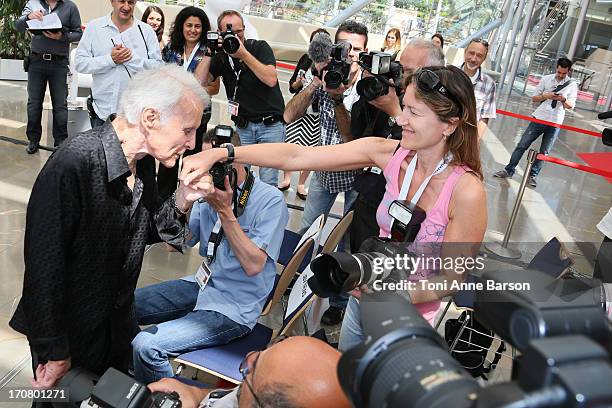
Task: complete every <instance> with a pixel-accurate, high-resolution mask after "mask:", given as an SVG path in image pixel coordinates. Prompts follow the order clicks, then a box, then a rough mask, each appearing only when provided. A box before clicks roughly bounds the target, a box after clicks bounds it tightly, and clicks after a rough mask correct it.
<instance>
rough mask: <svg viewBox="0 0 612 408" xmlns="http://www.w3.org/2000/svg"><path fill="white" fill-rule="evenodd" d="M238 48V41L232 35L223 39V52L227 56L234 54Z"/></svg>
mask: <svg viewBox="0 0 612 408" xmlns="http://www.w3.org/2000/svg"><path fill="white" fill-rule="evenodd" d="M238 48H240V40H238V37H236V36H235V35H234V34H227V35H225V36H224V37H223V50H224V51H225V52H226V53H228V54H234V53H235V52H236V51H238Z"/></svg>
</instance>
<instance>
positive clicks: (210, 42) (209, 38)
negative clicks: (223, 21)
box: [206, 24, 240, 55]
mask: <svg viewBox="0 0 612 408" xmlns="http://www.w3.org/2000/svg"><path fill="white" fill-rule="evenodd" d="M219 40H221V46H219ZM206 46H207V47H208V49H209V50H210V53H211V54H212V55H216V54H217V53H219V52H221V50H223V51H225V53H227V54H234V53H235V52H236V51H238V49H239V48H240V40H239V39H238V37H237V36H236V34H234V32H233V31H232V25H231V24H228V25H227V31H225V32H222V33H220V34H219V33H218V32H216V31H209V32H208V33H207V34H206Z"/></svg>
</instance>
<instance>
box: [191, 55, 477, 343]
mask: <svg viewBox="0 0 612 408" xmlns="http://www.w3.org/2000/svg"><path fill="white" fill-rule="evenodd" d="M408 83H409V85H408V86H407V88H406V93H405V95H404V109H403V111H402V114H401V115H400V117H399V120H398V124H399V125H400V126H401V127H402V139H401V141H400V142H399V148H397V147H398V142H397V141H395V140H390V139H382V138H363V139H359V140H355V141H352V142H349V143H345V144H343V145H342V146H320V147H303V146H297V145H282V144H270V145H268V146H266V147H265V148H264V149H262V148H261V147H259V146H245V147H241V148H237V149H236V152H235V160H236V161H238V162H241V163H252V164H257V165H264V166H268V167H276V168H279V169H283V170H349V169H358V168H364V167H368V166H377V167H379V168H381V169H384V171H383V174H384V175H385V179H386V181H387V184H386V191H385V196H384V198H383V200H382V202H381V204H380V206H379V207H378V212H377V221H378V225H379V226H380V227H381V228H380V234H381V236H388V235H389V226H390V224H391V217H390V215H388V208H389V205H390V204H391V202H393V201H394V200H398V199H399V200H403V199H408V200H410V201H412V202H415V203H416V204H418V205H419V206H420V207H421V208H422V209H423V210H425V211H426V213H427V216H426V218H425V221H424V222H423V223H422V225H421V229H420V233H419V234H418V236H417V237H416V239H415V241H416V242H423V243H450V242H458V243H459V242H461V243H475V245H473V246H471V250H470V251H468V252H469V253H464V254H460V255H459V256H466V257H467V256H474V255H475V254H476V253H477V251H478V246H479V243H480V242H482V239H483V237H484V233H485V230H486V225H487V207H486V195H485V190H484V187H483V184H482V169H481V164H480V155H479V149H478V132H477V128H476V101H475V99H474V92H473V89H472V84H471V82H470V79H469V78H468V77H467V75H466V74H465V73H463V72H462V71H461V70H460V69H458V68H456V67H452V66H449V67H429V68H425V69H419V70H418V71H417V72H416V73H414V75H412V76H411V77H410V78H409V79H408ZM417 155H418V161H417ZM226 159H227V151H226V150H225V149H213V150H210V151H207V152H202V153H200V154H197V155H194V156H191V157H189V158H187V159H186V160H185V162H184V165H183V171H182V174H181V178H182V179H183V180H184V181H185V182H186V183H187V184H194V183H197V182H198V180H199V179H200V177H201V176H202V175H203V174H204V173H205V172H206V171H207V170H208V169H209V168H210V167H211V166H212V165H213V164H214V163H215V162H217V161H223V160H226ZM426 275H427V279H428V280H430V281H432V282H435V281H442V282H444V281H448V280H449V279H452V280H461V279H462V276H461V275H457V274H456V273H455V272H454V271H449V270H445V269H444V270H441V271H440V274H439V276H435V277H430V276H429V275H432V274H430V273H427V274H426ZM450 292H451V291H450V290H416V291H413V292H411V293H410V296H411V299H412V302H413V303H415V304H418V306H417V307H418V308H419V311H420V312H421V314H423V315H424V317H425V318H426V319H427V320H428V321H430V322H432V321H433V319H434V317H435V315H436V312H437V310H438V308H439V305H440V299H441V298H443V297H444V296H445V295H447V294H449V293H450ZM358 307H359V305H358V302H357V299H355V298H352V299H351V300H350V302H349V307H348V309H347V314H346V315H345V317H344V321H343V325H342V332H341V337H340V347H341V348H342V349H347V348H350V347H351V346H352V345H354V344H357V343H359V342H360V341H361V337H362V333H361V328H360V323H359V319H358V313H357V312H358Z"/></svg>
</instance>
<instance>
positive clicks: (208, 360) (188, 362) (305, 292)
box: [175, 273, 316, 384]
mask: <svg viewBox="0 0 612 408" xmlns="http://www.w3.org/2000/svg"><path fill="white" fill-rule="evenodd" d="M302 275H303V276H301V277H300V278H298V280H297V281H296V284H295V285H294V286H293V290H292V291H291V294H290V295H289V302H288V306H287V311H286V312H285V316H284V319H283V324H282V326H281V327H280V329H279V330H278V331H274V330H272V329H271V328H269V327H267V326H264V325H262V324H259V323H257V324H256V325H255V327H254V328H253V330H252V331H251V333H250V334H248V335H246V336H245V337H242V338H241V339H238V340H236V341H233V342H231V343H228V344H225V345H223V346H217V347H209V348H205V349H200V350H195V351H191V352H188V353H184V354H181V355H180V356H178V357H177V358H176V359H175V361H176V362H177V363H179V368H178V369H177V375H178V374H180V372H181V371H182V369H183V368H184V367H185V366H189V367H193V368H195V369H196V370H201V371H205V372H207V373H209V374H212V375H214V376H216V377H218V378H222V379H224V380H226V381H229V382H231V383H234V384H239V383H240V382H242V375H241V374H240V371H239V368H240V363H241V362H242V360H243V359H244V357H245V356H246V355H247V354H248V353H249V352H251V351H255V350H263V349H264V348H265V347H266V345H267V344H268V343H269V342H270V340H271V339H272V338H274V337H275V336H279V335H287V334H289V333H291V332H292V330H293V327H294V325H295V323H296V321H298V319H299V318H300V317H301V316H302V314H303V313H304V311H305V310H306V308H307V307H308V306H309V305H310V304H311V303H312V301H313V300H314V299H315V297H316V296H315V295H314V294H313V293H312V291H310V288H308V285H307V280H308V277H309V276H307V275H308V274H306V273H304V274H302ZM310 276H311V275H310Z"/></svg>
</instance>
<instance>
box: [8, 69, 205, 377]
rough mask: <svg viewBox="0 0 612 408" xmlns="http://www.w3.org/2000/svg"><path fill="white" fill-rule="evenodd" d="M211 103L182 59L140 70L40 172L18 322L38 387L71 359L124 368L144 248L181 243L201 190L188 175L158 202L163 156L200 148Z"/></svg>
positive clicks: (169, 160)
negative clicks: (112, 109)
mask: <svg viewBox="0 0 612 408" xmlns="http://www.w3.org/2000/svg"><path fill="white" fill-rule="evenodd" d="M152 83H153V84H155V86H154V87H151V84H152ZM208 103H209V97H208V95H207V94H206V92H205V91H204V90H203V89H202V87H201V86H200V84H199V83H198V82H197V80H196V79H195V78H194V77H193V75H191V74H190V73H187V72H185V71H184V70H183V69H181V68H180V67H176V66H166V67H163V68H159V69H155V70H151V71H145V72H142V73H141V74H138V75H136V76H135V77H134V78H133V79H132V80H131V81H130V82H129V83H128V86H127V88H126V89H125V91H124V93H123V97H122V100H121V105H120V110H119V114H118V115H117V116H112V117H110V118H109V119H108V120H107V121H106V122H105V123H104V124H103V125H102V126H101V127H99V128H95V129H92V130H89V131H86V132H83V133H79V134H76V135H74V136H72V137H70V138H69V139H67V140H66V142H65V143H64V144H63V145H62V147H61V148H60V149H59V150H58V151H57V152H55V153H54V154H53V155H52V156H51V157H50V158H49V160H48V161H47V163H46V164H45V166H44V167H43V169H42V170H41V172H40V174H39V175H38V178H37V179H36V182H35V183H34V186H33V188H32V194H31V196H30V201H29V203H28V209H27V214H26V232H25V242H24V258H25V276H24V283H23V295H22V298H21V301H20V302H19V306H18V307H17V310H16V312H15V314H14V316H13V318H12V319H11V321H10V325H11V327H12V328H13V329H15V330H17V331H19V332H21V333H23V334H25V335H26V336H27V338H28V341H29V343H30V350H31V353H32V357H33V358H32V360H33V368H34V380H33V381H32V384H33V385H34V386H35V387H42V388H47V387H51V386H53V385H55V384H56V383H57V381H58V380H59V379H60V378H61V377H62V376H63V375H64V374H65V373H66V372H67V371H68V369H69V368H70V367H71V366H74V367H76V366H80V367H83V368H85V369H87V370H90V371H93V372H95V373H97V374H102V373H103V372H104V371H105V370H106V369H107V368H109V367H111V366H113V367H115V368H118V369H121V370H127V367H128V361H129V359H130V356H131V353H130V341H131V340H132V338H133V337H134V335H135V334H136V333H137V331H138V326H137V325H136V322H135V319H134V290H135V288H136V282H137V280H138V275H139V273H140V268H141V265H142V261H143V255H144V252H145V246H146V245H147V244H152V243H155V242H160V241H166V242H168V243H169V244H171V245H173V246H174V247H176V248H177V249H181V248H182V244H183V241H184V231H185V213H186V212H187V210H188V209H189V208H190V205H191V203H193V201H195V200H197V199H199V198H200V197H201V196H202V194H200V191H198V190H197V189H193V188H188V187H186V186H184V185H181V186H180V187H179V188H178V190H177V191H176V193H175V194H174V195H173V196H171V197H169V198H168V199H167V200H166V201H163V202H161V201H160V200H159V199H158V196H157V191H156V183H155V159H157V160H159V161H160V162H161V164H162V165H164V166H166V167H170V166H173V165H174V164H175V161H176V160H177V159H178V157H179V156H180V155H181V154H183V152H184V151H185V150H186V149H193V147H194V143H195V131H196V129H197V128H198V126H199V124H200V119H201V117H202V111H203V109H204V106H205V105H207V104H208Z"/></svg>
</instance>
